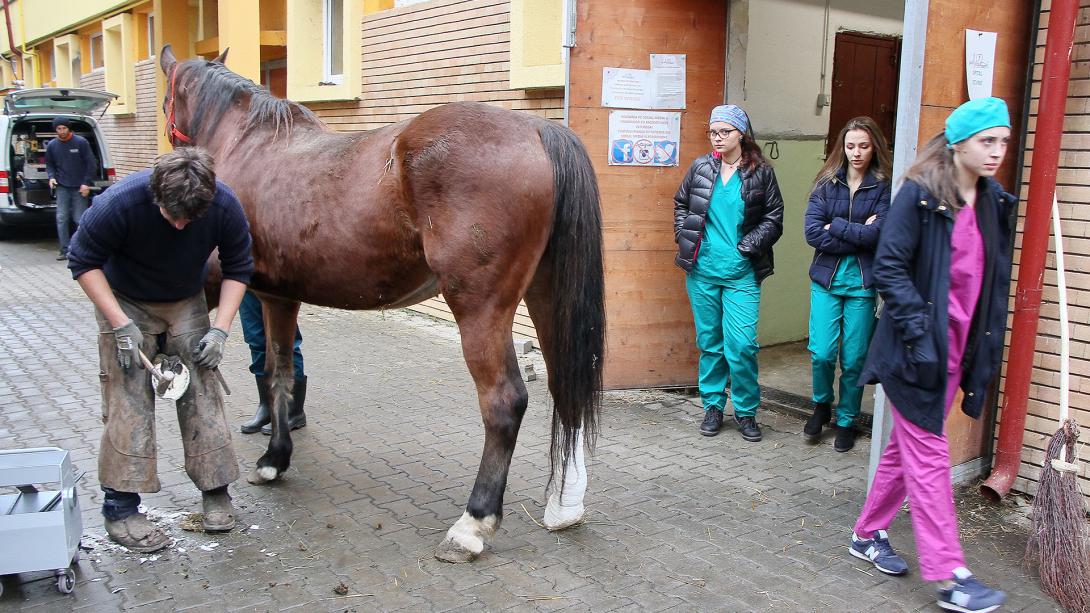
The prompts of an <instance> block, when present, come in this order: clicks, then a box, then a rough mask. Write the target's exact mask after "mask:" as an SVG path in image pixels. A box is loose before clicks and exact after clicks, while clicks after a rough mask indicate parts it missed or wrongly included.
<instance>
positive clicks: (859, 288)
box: [828, 255, 876, 298]
mask: <svg viewBox="0 0 1090 613" xmlns="http://www.w3.org/2000/svg"><path fill="white" fill-rule="evenodd" d="M828 291H829V293H830V294H835V295H837V296H848V297H859V298H869V297H871V296H874V295H876V294H875V291H874V288H869V289H868V288H865V287H863V271H862V269H860V268H859V260H858V259H856V257H855V256H854V255H845V256H843V257H841V258H840V264H839V265H838V266H837V267H836V273H834V274H833V282H832V284H831V285H830V286H829V290H828Z"/></svg>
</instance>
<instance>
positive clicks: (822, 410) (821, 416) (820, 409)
mask: <svg viewBox="0 0 1090 613" xmlns="http://www.w3.org/2000/svg"><path fill="white" fill-rule="evenodd" d="M831 414H832V407H830V406H829V403H828V402H815V403H814V414H813V415H811V416H810V419H808V420H807V421H806V425H805V426H803V428H802V435H803V436H805V437H806V440H807V442H808V443H816V442H818V440H819V439H820V438H821V429H822V428H824V427H825V425H826V424H828V423H829V417H830V416H831Z"/></svg>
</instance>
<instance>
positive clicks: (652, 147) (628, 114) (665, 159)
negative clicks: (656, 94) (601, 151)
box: [609, 111, 681, 166]
mask: <svg viewBox="0 0 1090 613" xmlns="http://www.w3.org/2000/svg"><path fill="white" fill-rule="evenodd" d="M680 142H681V113H669V112H666V113H664V112H656V111H610V112H609V165H610V166H677V165H678V157H679V153H680V151H679V146H678V145H679V143H680Z"/></svg>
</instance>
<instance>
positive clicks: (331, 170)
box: [160, 45, 605, 562]
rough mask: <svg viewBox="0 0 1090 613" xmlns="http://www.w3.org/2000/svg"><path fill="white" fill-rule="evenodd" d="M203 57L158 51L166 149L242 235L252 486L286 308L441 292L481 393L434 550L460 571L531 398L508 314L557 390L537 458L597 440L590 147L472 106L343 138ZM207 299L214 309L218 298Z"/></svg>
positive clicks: (278, 366)
mask: <svg viewBox="0 0 1090 613" xmlns="http://www.w3.org/2000/svg"><path fill="white" fill-rule="evenodd" d="M225 55H226V52H224V55H221V56H220V57H219V58H217V59H216V60H214V61H206V60H188V61H185V62H180V63H179V62H178V61H177V60H176V58H175V56H174V54H173V52H172V50H171V48H170V46H169V45H167V46H166V47H164V48H163V50H162V52H161V53H160V64H161V67H162V69H163V72H164V73H165V75H166V79H167V94H166V99H165V100H164V112H165V113H166V114H167V124H168V125H167V130H168V133H169V135H170V137H171V141H172V142H173V143H174V144H175V145H183V144H189V145H197V146H201V147H205V148H206V149H208V150H209V151H210V152H211V153H212V155H213V156H214V157H215V159H216V172H217V176H218V177H219V178H220V179H221V180H223V181H224V182H225V183H226V184H227V185H229V186H230V187H231V188H232V189H233V190H234V192H235V194H236V195H237V196H238V198H239V200H240V201H241V202H242V206H243V208H244V209H245V211H246V217H247V219H248V220H249V222H250V231H251V233H252V234H253V256H254V265H255V271H254V275H253V279H252V284H251V287H252V288H253V290H254V291H255V292H257V293H258V295H259V296H260V297H261V299H262V304H263V314H264V316H265V325H266V330H267V337H268V352H267V356H268V357H267V360H266V364H265V372H266V373H268V378H269V381H270V393H271V398H272V407H271V409H272V437H271V439H270V441H269V447H268V450H267V451H266V452H265V454H264V455H262V456H261V458H260V459H259V460H258V462H257V467H256V468H255V470H254V471H253V472H252V473H251V475H250V476H249V480H250V482H251V483H263V482H266V481H270V480H272V479H276V478H278V477H280V476H281V475H282V474H283V473H284V471H285V470H287V468H288V465H289V463H290V460H291V451H292V443H291V436H290V433H289V432H290V430H289V428H288V421H287V408H288V406H289V403H290V401H291V396H290V394H291V382H292V381H293V372H292V370H293V364H292V340H293V335H294V332H295V321H296V316H297V315H298V312H299V304H300V303H301V302H306V303H308V304H316V305H322V306H327V307H336V308H341V309H388V308H397V307H404V306H407V305H411V304H414V303H417V302H420V301H422V300H425V299H427V298H430V297H433V296H435V295H437V294H438V293H439V292H442V294H443V296H444V297H445V298H446V301H447V303H448V304H449V305H450V308H451V311H452V312H453V313H454V317H455V319H456V320H457V322H458V329H459V331H460V332H461V339H462V352H463V355H464V357H465V360H466V364H467V365H468V366H469V371H470V374H471V375H472V377H473V381H474V383H475V384H476V387H477V396H478V400H479V404H480V411H481V415H482V417H483V421H484V427H485V441H484V451H483V454H482V456H481V465H480V469H479V470H478V472H477V480H476V483H475V484H474V486H473V491H472V493H471V494H470V497H469V503H468V505H467V506H466V510H465V513H463V514H462V517H461V518H460V519H458V520H457V522H456V523H455V524H454V525H453V526H452V527H451V528H450V529H449V530H448V531H447V535H446V538H445V539H444V540H443V542H442V543H441V544H440V546H439V548H438V549H437V550H436V556H437V557H439V558H440V559H442V560H447V561H459V562H460V561H469V560H472V559H474V558H475V557H476V556H477V555H478V554H479V553H480V552H481V551H482V549H483V547H484V540H485V539H486V538H487V537H488V536H490V535H491V534H492V532H493V531H494V530H495V529H496V527H497V526H498V525H499V523H500V519H501V516H502V511H503V493H504V490H505V489H506V487H507V473H508V469H509V467H510V463H511V454H512V452H513V451H514V447H515V440H516V438H517V436H518V431H519V425H520V424H521V422H522V416H523V413H524V412H525V410H526V405H527V393H526V387H525V385H524V384H523V382H522V379H521V376H520V374H519V369H518V362H517V360H516V358H515V353H514V348H513V347H512V343H511V326H512V322H513V320H514V315H515V307H516V306H517V305H518V303H519V301H520V300H525V302H526V306H527V308H528V309H529V312H530V316H531V318H532V319H533V321H534V325H535V327H536V329H537V332H538V336H539V339H540V341H541V349H542V352H543V354H544V358H545V362H546V365H547V368H548V374H549V390H550V392H551V394H552V397H553V416H552V441H551V447H550V450H551V451H550V463H551V465H552V466H554V467H559V466H567V465H568V459H569V458H570V457H571V456H572V455H573V453H574V448H575V445H576V444H582V443H581V441H580V436H579V431H580V429H582V430H583V431H584V432H585V433H586V436H587V437H588V439H590V440H593V434H594V431H595V425H596V420H597V411H598V406H599V398H600V392H601V382H602V352H603V345H604V339H603V336H604V328H605V313H604V309H603V272H602V246H601V241H602V237H601V212H600V209H599V201H598V187H597V183H596V181H595V177H594V172H593V169H592V167H591V163H590V160H589V158H588V157H587V153H586V150H585V149H584V148H583V146H582V144H581V143H580V141H579V139H578V138H577V137H576V136H575V135H574V134H573V133H572V132H571V131H570V130H568V129H567V128H564V127H563V126H560V125H557V124H556V123H554V122H550V121H547V120H544V119H541V118H537V117H534V116H531V115H529V114H524V113H518V112H514V111H508V110H503V109H499V108H495V107H491V106H488V105H484V104H470V103H464V104H463V103H458V104H449V105H445V106H440V107H437V108H434V109H431V110H429V111H427V112H425V113H422V114H421V115H419V116H418V117H416V118H414V119H410V120H407V121H403V122H401V123H397V124H394V125H391V126H387V127H384V128H380V129H378V130H374V131H372V132H368V133H366V134H340V133H337V132H334V131H332V130H330V129H329V128H327V127H326V126H325V125H323V124H322V122H321V121H320V120H319V119H318V118H317V117H316V116H314V115H313V114H312V113H311V112H310V111H309V110H308V109H306V108H305V107H303V106H301V105H299V104H296V103H294V102H291V101H288V100H282V99H278V98H275V97H273V96H271V95H270V94H269V93H267V92H266V91H265V90H264V89H262V88H261V87H259V86H257V85H255V84H254V83H253V82H252V81H249V80H247V79H245V78H243V77H240V76H239V75H237V74H235V73H233V72H231V71H230V70H228V69H227V68H226V67H225V66H224V65H223V60H224V57H225ZM213 303H214V302H213Z"/></svg>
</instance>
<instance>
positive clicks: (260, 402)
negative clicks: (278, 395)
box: [239, 375, 272, 434]
mask: <svg viewBox="0 0 1090 613" xmlns="http://www.w3.org/2000/svg"><path fill="white" fill-rule="evenodd" d="M254 379H256V380H257V412H256V413H254V416H253V418H252V419H250V421H248V422H246V423H244V424H242V427H241V428H239V430H241V431H242V433H243V434H253V433H254V432H257V431H258V430H260V429H261V427H262V426H264V425H266V424H268V423H269V421H270V420H271V419H272V418H271V417H270V416H269V382H268V380H267V379H266V378H265V377H263V376H261V375H257V376H255V377H254Z"/></svg>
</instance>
